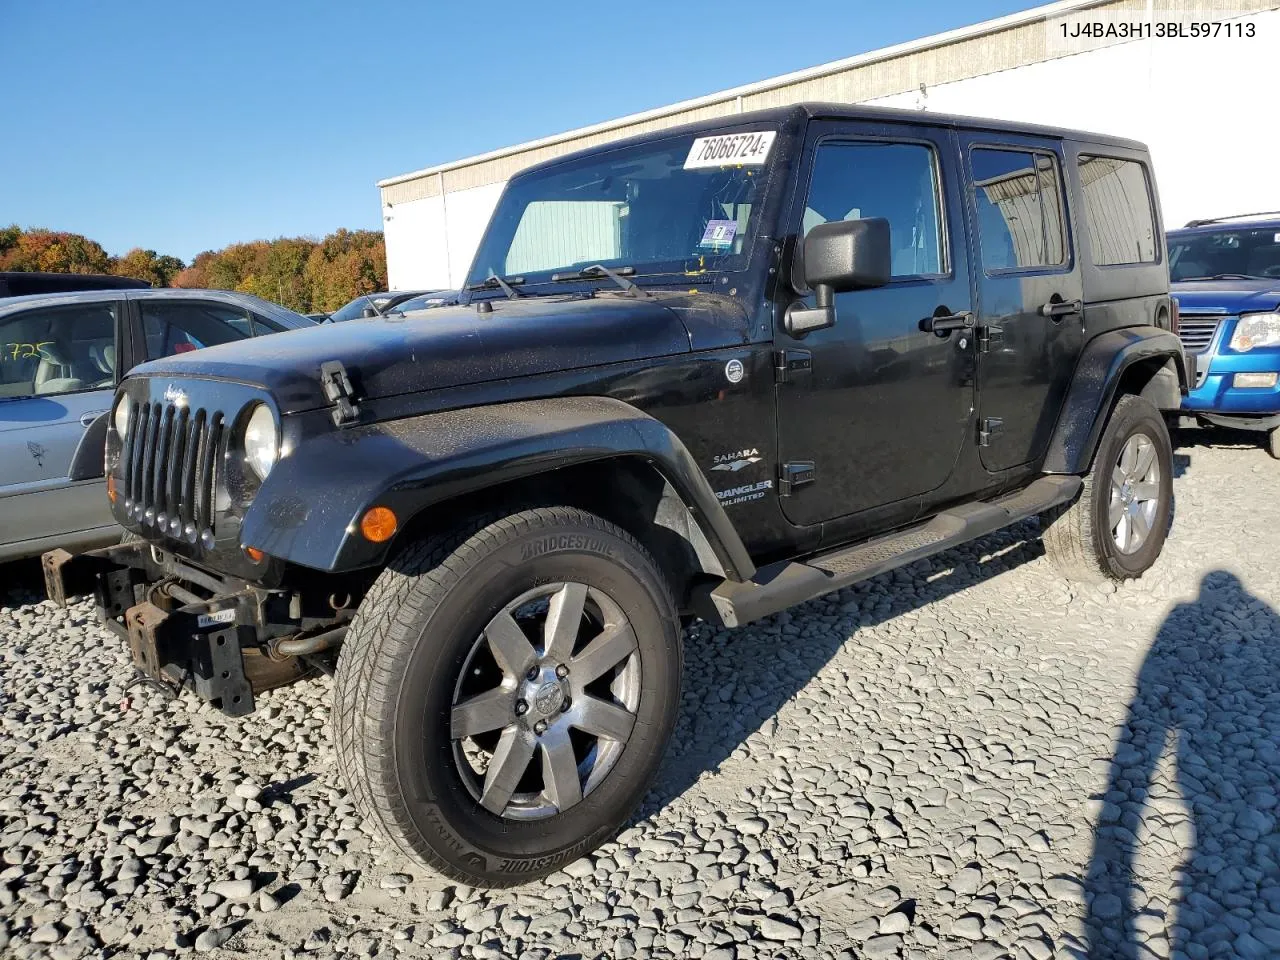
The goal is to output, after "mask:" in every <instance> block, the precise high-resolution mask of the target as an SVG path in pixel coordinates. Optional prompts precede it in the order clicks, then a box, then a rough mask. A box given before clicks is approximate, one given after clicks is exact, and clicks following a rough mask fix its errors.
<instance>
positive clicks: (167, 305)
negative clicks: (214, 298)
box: [138, 299, 252, 360]
mask: <svg viewBox="0 0 1280 960" xmlns="http://www.w3.org/2000/svg"><path fill="white" fill-rule="evenodd" d="M138 306H139V308H140V309H141V311H142V332H143V334H144V336H145V337H146V341H147V359H148V360H156V359H158V358H160V357H168V356H172V355H173V354H175V353H186V352H188V351H190V350H199V349H200V348H201V347H213V346H217V345H218V344H220V343H230V342H231V341H232V340H243V339H245V338H246V337H248V336H250V331H251V330H252V327H251V326H250V322H249V316H248V314H247V313H246V312H245V311H244V310H241V309H238V308H236V307H232V306H229V305H227V304H222V303H212V302H208V301H200V300H152V299H146V300H139V301H138Z"/></svg>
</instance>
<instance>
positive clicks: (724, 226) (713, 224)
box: [698, 220, 738, 247]
mask: <svg viewBox="0 0 1280 960" xmlns="http://www.w3.org/2000/svg"><path fill="white" fill-rule="evenodd" d="M737 235H738V221H737V220H708V221H707V229H706V230H704V231H703V232H702V239H701V240H700V241H698V246H700V247H727V246H729V245H730V244H731V243H733V238H734V237H735V236H737Z"/></svg>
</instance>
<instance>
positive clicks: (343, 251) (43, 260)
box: [0, 225, 387, 313]
mask: <svg viewBox="0 0 1280 960" xmlns="http://www.w3.org/2000/svg"><path fill="white" fill-rule="evenodd" d="M0 270H50V271H56V272H63V273H67V272H70V273H114V274H117V275H119V276H128V277H136V278H137V279H139V280H146V281H147V282H149V283H150V284H151V285H152V286H155V287H167V286H173V287H187V288H193V289H200V288H213V289H220V290H238V291H240V292H242V293H252V294H255V295H257V296H259V297H262V298H264V299H266V300H274V301H275V302H276V303H280V304H282V305H284V306H286V307H289V308H291V309H293V310H297V311H299V312H301V313H309V312H312V311H319V310H336V309H337V308H338V307H340V306H342V305H343V304H344V303H346V302H348V301H349V300H351V299H353V298H355V297H357V296H359V295H360V294H362V293H373V292H374V291H377V290H385V289H386V288H387V251H386V244H385V243H384V241H383V237H382V234H381V233H379V232H377V231H374V230H343V229H339V230H336V231H334V232H333V233H331V234H329V235H328V236H326V237H325V238H324V239H322V240H319V241H317V240H312V239H309V238H307V237H279V238H277V239H275V240H253V241H250V242H248V243H233V244H231V245H230V246H227V247H224V248H223V249H221V250H206V251H204V252H203V253H200V254H197V255H196V257H195V259H194V260H192V261H191V264H190V266H188V265H186V264H184V263H183V262H182V261H181V260H179V259H178V258H177V257H171V256H168V255H165V254H158V253H156V251H154V250H148V249H145V248H142V247H135V248H133V249H132V250H130V251H129V252H128V253H126V254H124V255H123V256H120V257H111V256H109V255H108V254H107V252H106V251H105V250H103V248H102V247H101V245H99V244H97V243H95V242H94V241H92V240H89V239H88V238H86V237H82V236H80V235H79V234H74V233H59V232H55V231H51V230H23V229H21V228H20V227H18V226H16V225H15V226H10V227H4V228H0Z"/></svg>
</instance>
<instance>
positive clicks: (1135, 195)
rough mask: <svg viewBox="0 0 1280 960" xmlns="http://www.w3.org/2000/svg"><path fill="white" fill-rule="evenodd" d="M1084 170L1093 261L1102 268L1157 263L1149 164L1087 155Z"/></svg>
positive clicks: (1083, 193) (1082, 159) (1083, 187)
mask: <svg viewBox="0 0 1280 960" xmlns="http://www.w3.org/2000/svg"><path fill="white" fill-rule="evenodd" d="M1079 167H1080V193H1081V200H1082V201H1083V205H1084V215H1085V219H1086V220H1087V221H1088V223H1089V249H1090V252H1091V254H1092V256H1093V262H1094V263H1095V264H1096V265H1098V266H1103V267H1105V266H1119V265H1122V264H1139V263H1155V262H1156V261H1157V260H1158V259H1159V254H1158V250H1159V245H1158V244H1157V242H1156V228H1155V215H1154V213H1153V212H1152V202H1151V179H1150V176H1149V174H1148V173H1147V168H1146V165H1145V164H1142V163H1139V162H1138V161H1136V160H1121V159H1119V158H1117V157H1102V156H1095V155H1090V154H1083V153H1082V154H1080V160H1079Z"/></svg>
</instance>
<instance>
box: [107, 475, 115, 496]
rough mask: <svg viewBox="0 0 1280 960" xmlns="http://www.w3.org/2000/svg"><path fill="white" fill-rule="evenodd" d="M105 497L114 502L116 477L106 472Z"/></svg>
mask: <svg viewBox="0 0 1280 960" xmlns="http://www.w3.org/2000/svg"><path fill="white" fill-rule="evenodd" d="M107 499H108V500H110V501H111V502H112V503H115V502H116V478H115V477H114V476H112V475H111V474H109V473H108V474H107Z"/></svg>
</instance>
